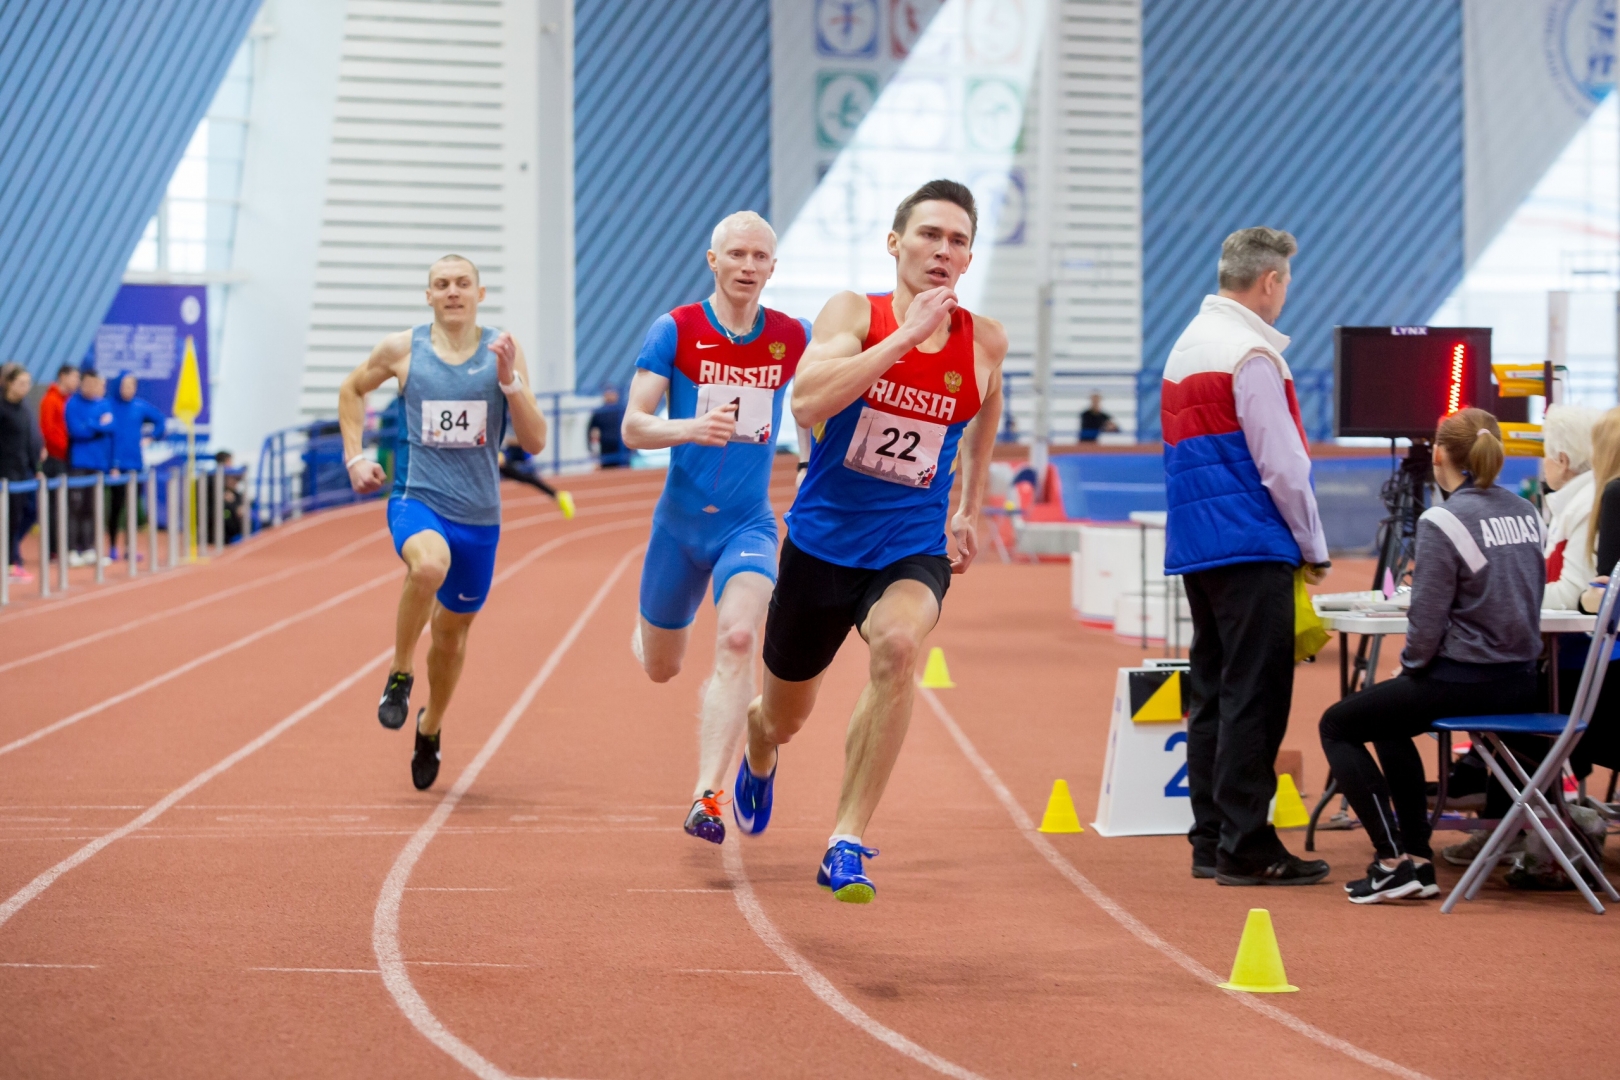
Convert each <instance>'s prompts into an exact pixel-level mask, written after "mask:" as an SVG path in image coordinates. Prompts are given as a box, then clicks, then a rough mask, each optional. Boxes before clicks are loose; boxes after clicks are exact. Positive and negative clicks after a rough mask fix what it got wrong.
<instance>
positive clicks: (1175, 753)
mask: <svg viewBox="0 0 1620 1080" xmlns="http://www.w3.org/2000/svg"><path fill="white" fill-rule="evenodd" d="M1186 674H1187V662H1186V661H1185V660H1157V661H1155V660H1150V661H1148V662H1147V666H1146V667H1140V668H1120V669H1119V679H1118V681H1117V682H1116V683H1115V684H1114V711H1113V717H1112V719H1111V720H1110V722H1109V726H1108V757H1107V759H1106V760H1105V761H1104V763H1103V782H1102V791H1101V794H1099V795H1098V796H1097V820H1096V821H1094V822H1092V828H1094V829H1096V830H1097V833H1098V834H1099V835H1101V836H1167V835H1172V834H1184V833H1186V832H1187V830H1189V829H1191V828H1192V824H1193V813H1192V797H1191V794H1190V792H1189V791H1188V789H1187V705H1186V702H1187V690H1186V686H1185V683H1184V680H1185V679H1186Z"/></svg>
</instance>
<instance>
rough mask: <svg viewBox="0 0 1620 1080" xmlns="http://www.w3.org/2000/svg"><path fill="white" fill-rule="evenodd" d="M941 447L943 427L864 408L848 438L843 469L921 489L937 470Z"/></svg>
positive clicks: (942, 443)
mask: <svg viewBox="0 0 1620 1080" xmlns="http://www.w3.org/2000/svg"><path fill="white" fill-rule="evenodd" d="M944 445H945V425H944V424H932V423H929V422H928V421H927V420H913V419H911V418H910V417H906V416H895V415H894V414H893V413H886V412H878V411H877V410H876V409H874V408H872V407H870V406H864V407H863V408H862V409H861V415H860V418H859V419H857V420H856V421H855V433H854V434H853V435H851V436H850V440H849V452H848V453H846V454H845V455H844V468H846V469H854V470H855V471H856V472H858V473H865V474H866V475H867V476H875V477H877V478H878V479H879V480H887V481H889V483H891V484H904V485H905V486H906V487H919V488H925V487H928V486H929V485H930V484H932V483H933V482H934V474H935V473H936V472H938V471H939V452H940V450H941V449H942V448H943V447H944Z"/></svg>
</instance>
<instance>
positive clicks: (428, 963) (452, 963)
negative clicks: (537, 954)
mask: <svg viewBox="0 0 1620 1080" xmlns="http://www.w3.org/2000/svg"><path fill="white" fill-rule="evenodd" d="M405 962H406V963H407V964H419V965H421V966H422V967H487V968H531V967H534V965H533V964H485V963H480V962H478V961H476V960H407V961H405Z"/></svg>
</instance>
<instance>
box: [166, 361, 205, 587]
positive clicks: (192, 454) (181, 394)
mask: <svg viewBox="0 0 1620 1080" xmlns="http://www.w3.org/2000/svg"><path fill="white" fill-rule="evenodd" d="M202 395H203V391H202V376H201V374H200V373H199V372H198V370H197V342H196V339H195V338H193V337H192V336H191V335H190V334H187V335H186V351H185V354H184V355H183V356H182V357H181V360H180V381H179V384H178V385H177V386H176V387H175V388H174V408H173V409H172V410H171V411H172V412H173V414H174V418H175V419H176V420H179V421H181V422H182V423H184V424H185V425H186V491H187V493H188V494H187V501H188V502H190V504H191V514H190V517H191V521H190V522H189V523H188V524H189V525H190V528H191V537H190V544H189V545H188V546H189V548H190V550H189V551H188V552H187V554H188V556H189V557H190V561H192V562H196V561H197V496H196V491H197V426H196V425H197V417H198V416H199V415H201V414H202V407H203V396H202Z"/></svg>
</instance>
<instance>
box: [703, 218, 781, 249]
mask: <svg viewBox="0 0 1620 1080" xmlns="http://www.w3.org/2000/svg"><path fill="white" fill-rule="evenodd" d="M747 229H763V230H764V231H765V232H766V233H768V234H769V235H770V238H771V247H772V249H774V248H775V247H776V230H775V229H773V228H771V223H770V222H768V221H766V220H765V219H764V218H763V217H760V216H759V215H758V214H756V213H754V212H753V211H752V210H739V211H737V212H736V213H735V214H727V215H726V216H725V217H723V218H721V219H720V221H719V223H718V224H716V225H715V227H714V232H713V233H711V234H710V235H709V250H710V251H719V250H720V248H721V246H722V245H723V244H725V242H726V236H727V235H729V234H730V233H733V232H741V231H744V230H747Z"/></svg>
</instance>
